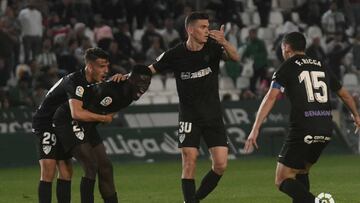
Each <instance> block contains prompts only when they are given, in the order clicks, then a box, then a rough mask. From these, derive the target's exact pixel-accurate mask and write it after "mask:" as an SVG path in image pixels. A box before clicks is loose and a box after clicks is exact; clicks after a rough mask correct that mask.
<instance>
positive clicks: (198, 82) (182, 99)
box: [153, 40, 223, 122]
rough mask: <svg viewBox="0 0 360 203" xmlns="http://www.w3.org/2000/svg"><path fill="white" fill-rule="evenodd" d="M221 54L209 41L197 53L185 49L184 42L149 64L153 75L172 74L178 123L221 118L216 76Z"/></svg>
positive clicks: (213, 43)
mask: <svg viewBox="0 0 360 203" xmlns="http://www.w3.org/2000/svg"><path fill="white" fill-rule="evenodd" d="M222 53H223V49H222V47H221V46H220V45H219V44H217V43H216V42H214V41H212V40H209V41H208V42H207V43H206V44H205V45H204V47H203V48H202V49H201V50H199V51H190V50H188V49H187V47H186V43H185V42H184V43H181V44H178V45H177V46H175V47H174V48H172V49H170V50H168V51H166V52H164V53H163V54H161V55H160V56H159V57H158V58H157V62H156V63H154V64H153V66H154V68H155V69H156V71H157V72H162V71H165V70H170V71H172V72H173V73H174V76H175V79H176V87H177V92H178V95H179V103H180V104H179V108H180V109H179V118H180V120H185V121H192V122H194V121H199V122H201V121H208V120H212V119H218V118H221V112H222V111H221V104H220V99H219V82H218V74H219V62H220V59H221V57H222Z"/></svg>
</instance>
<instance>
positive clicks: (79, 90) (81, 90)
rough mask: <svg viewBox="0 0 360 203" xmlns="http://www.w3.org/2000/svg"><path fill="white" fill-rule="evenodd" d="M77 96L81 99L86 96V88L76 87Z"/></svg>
mask: <svg viewBox="0 0 360 203" xmlns="http://www.w3.org/2000/svg"><path fill="white" fill-rule="evenodd" d="M75 94H76V95H77V96H79V97H82V96H83V94H84V88H83V87H81V86H77V87H76V91H75Z"/></svg>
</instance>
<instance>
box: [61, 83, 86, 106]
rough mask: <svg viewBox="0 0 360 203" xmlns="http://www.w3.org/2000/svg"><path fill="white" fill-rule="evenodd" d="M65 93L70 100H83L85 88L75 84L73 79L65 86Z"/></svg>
mask: <svg viewBox="0 0 360 203" xmlns="http://www.w3.org/2000/svg"><path fill="white" fill-rule="evenodd" d="M65 91H66V94H67V97H68V99H77V100H81V101H82V100H83V95H84V92H85V87H83V86H82V85H80V84H75V83H74V81H73V80H72V79H68V80H67V82H66V85H65Z"/></svg>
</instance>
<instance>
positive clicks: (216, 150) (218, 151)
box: [209, 146, 229, 165]
mask: <svg viewBox="0 0 360 203" xmlns="http://www.w3.org/2000/svg"><path fill="white" fill-rule="evenodd" d="M209 152H210V156H211V159H212V161H213V163H214V164H221V165H223V164H225V165H226V164H227V160H228V152H229V148H228V147H224V146H218V147H211V148H210V149H209Z"/></svg>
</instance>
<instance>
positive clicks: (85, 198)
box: [80, 177, 95, 203]
mask: <svg viewBox="0 0 360 203" xmlns="http://www.w3.org/2000/svg"><path fill="white" fill-rule="evenodd" d="M94 185H95V180H93V179H89V178H86V177H82V178H81V183H80V194H81V203H93V202H94Z"/></svg>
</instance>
